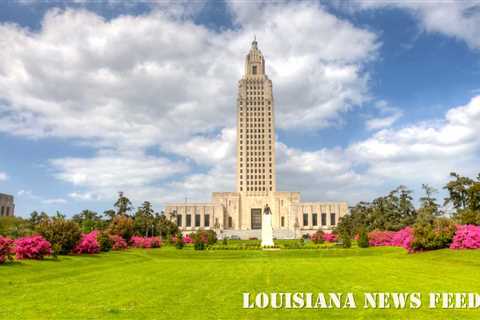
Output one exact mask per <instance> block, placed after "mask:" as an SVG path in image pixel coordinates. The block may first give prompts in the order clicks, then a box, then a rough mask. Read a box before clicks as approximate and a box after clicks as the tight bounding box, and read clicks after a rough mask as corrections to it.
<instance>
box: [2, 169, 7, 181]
mask: <svg viewBox="0 0 480 320" xmlns="http://www.w3.org/2000/svg"><path fill="white" fill-rule="evenodd" d="M7 179H8V175H7V174H6V173H5V172H2V171H0V181H6V180H7Z"/></svg>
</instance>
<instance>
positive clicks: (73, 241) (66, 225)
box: [38, 217, 82, 255]
mask: <svg viewBox="0 0 480 320" xmlns="http://www.w3.org/2000/svg"><path fill="white" fill-rule="evenodd" d="M38 232H39V233H40V235H42V236H43V237H44V238H45V240H47V241H48V242H50V244H51V246H52V248H53V249H54V254H55V255H56V254H69V253H70V252H72V250H73V248H75V246H76V245H77V243H78V241H79V240H80V238H81V236H82V233H81V231H80V227H79V226H78V224H77V223H76V222H73V221H70V220H66V219H64V218H58V217H56V218H50V219H48V220H44V221H42V222H41V223H40V224H39V226H38Z"/></svg>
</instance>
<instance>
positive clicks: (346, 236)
mask: <svg viewBox="0 0 480 320" xmlns="http://www.w3.org/2000/svg"><path fill="white" fill-rule="evenodd" d="M342 241H343V242H342V247H344V248H346V249H348V248H351V247H352V239H350V235H349V234H348V233H345V234H344V235H342Z"/></svg>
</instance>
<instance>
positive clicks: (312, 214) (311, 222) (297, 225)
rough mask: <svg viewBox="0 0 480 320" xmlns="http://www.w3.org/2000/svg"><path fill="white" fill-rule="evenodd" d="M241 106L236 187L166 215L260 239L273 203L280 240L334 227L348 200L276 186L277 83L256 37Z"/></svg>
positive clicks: (170, 208)
mask: <svg viewBox="0 0 480 320" xmlns="http://www.w3.org/2000/svg"><path fill="white" fill-rule="evenodd" d="M236 109H237V110H236V111H237V148H236V149H237V165H236V191H235V192H214V193H213V194H212V201H211V202H209V203H191V202H185V203H169V204H167V205H166V207H165V213H166V214H167V216H170V217H172V218H173V219H176V222H177V225H178V226H179V227H180V229H181V230H183V231H187V232H188V231H193V230H196V229H199V228H203V229H213V230H215V231H217V233H220V234H222V235H223V236H232V235H236V236H239V237H241V238H251V237H258V238H259V237H260V230H261V228H262V211H263V208H264V207H265V206H266V205H268V206H269V207H270V210H271V212H272V225H273V235H274V237H276V238H278V239H281V238H294V237H299V236H301V235H302V234H305V233H312V232H315V231H316V230H318V229H321V230H324V231H327V232H328V231H329V230H331V229H332V228H333V227H335V225H336V224H337V223H338V219H339V218H340V217H342V216H343V215H345V214H346V213H347V210H348V207H347V203H345V202H301V200H300V193H299V192H286V191H277V180H276V172H275V171H276V170H275V105H274V99H273V87H272V80H270V79H269V78H268V76H267V74H266V73H265V58H264V56H263V54H262V52H261V51H260V50H259V49H258V43H257V41H256V40H254V41H253V42H252V46H251V48H250V51H249V52H248V54H247V56H246V59H245V69H244V75H243V77H242V79H240V81H239V83H238V96H237V106H236ZM319 196H321V194H319Z"/></svg>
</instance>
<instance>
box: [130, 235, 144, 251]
mask: <svg viewBox="0 0 480 320" xmlns="http://www.w3.org/2000/svg"><path fill="white" fill-rule="evenodd" d="M144 242H145V238H143V237H139V236H133V237H131V238H130V246H132V247H134V248H143V243H144Z"/></svg>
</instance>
